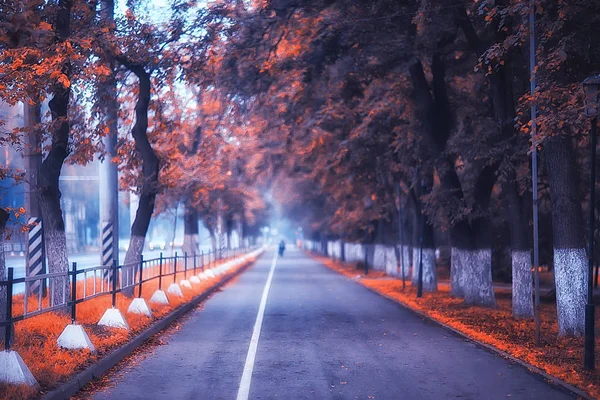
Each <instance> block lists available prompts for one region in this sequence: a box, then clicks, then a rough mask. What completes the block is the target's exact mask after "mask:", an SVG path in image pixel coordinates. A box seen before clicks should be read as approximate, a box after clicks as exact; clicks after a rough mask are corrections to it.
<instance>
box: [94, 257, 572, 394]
mask: <svg viewBox="0 0 600 400" xmlns="http://www.w3.org/2000/svg"><path fill="white" fill-rule="evenodd" d="M273 258H274V253H273V252H268V253H266V254H265V255H264V256H263V257H262V258H261V259H260V260H259V261H258V262H257V263H256V264H255V266H254V267H252V268H251V269H250V270H248V271H247V272H245V273H244V274H242V275H241V277H240V278H239V280H238V281H237V282H236V283H235V284H233V285H231V286H230V287H228V288H226V289H225V290H224V291H222V292H220V293H217V294H216V295H214V296H213V297H212V298H211V299H210V300H208V301H207V302H206V304H205V305H204V308H203V309H198V310H197V311H194V312H193V314H192V315H191V316H190V317H189V318H188V319H186V321H185V322H184V323H183V324H182V326H181V328H180V329H179V330H178V331H177V332H176V333H174V334H173V335H172V336H170V337H169V338H168V340H167V343H166V344H165V345H163V346H159V347H156V348H155V349H154V350H153V351H152V352H151V353H150V354H146V355H144V357H143V359H139V360H136V362H135V363H134V364H133V365H131V366H130V367H128V368H123V369H121V370H120V371H117V372H116V373H114V374H113V375H112V376H111V377H110V379H111V386H112V387H110V388H108V389H105V390H104V391H102V392H100V393H96V394H95V395H94V398H95V399H238V400H245V399H246V398H249V399H394V400H396V399H450V398H451V399H453V398H461V399H507V398H511V399H548V400H550V399H567V398H573V397H572V396H570V395H569V394H566V393H563V392H561V391H559V390H558V389H556V388H554V387H553V386H550V385H549V384H547V383H545V382H544V381H542V380H541V379H540V378H538V377H537V376H534V375H532V374H531V373H529V372H528V371H527V370H526V369H524V368H522V367H520V366H518V365H514V364H512V363H510V362H509V361H507V360H505V359H503V358H500V357H498V356H496V355H494V354H491V353H489V352H487V351H485V350H483V349H481V348H479V347H477V346H475V345H474V344H472V343H471V342H469V341H466V340H464V339H462V338H460V337H457V336H456V335H454V334H452V333H449V332H448V331H446V330H445V329H443V328H440V327H439V326H437V325H435V324H433V323H430V322H427V321H424V320H423V319H422V318H419V317H417V316H416V315H414V314H413V313H411V312H410V311H407V310H405V309H403V308H402V307H400V306H398V305H397V304H395V303H393V302H391V301H389V300H387V299H385V298H383V297H381V296H378V295H377V294H375V293H372V292H370V291H369V290H367V289H365V288H364V287H361V286H359V285H357V284H355V283H353V282H350V281H349V280H348V279H347V278H345V277H342V276H340V275H338V274H336V273H335V272H332V271H330V270H328V269H327V268H325V267H324V266H322V265H320V264H318V263H317V262H315V261H313V260H312V259H310V258H308V257H306V256H304V255H302V254H301V253H300V252H299V251H296V250H290V251H289V252H287V253H286V254H285V257H283V258H280V259H279V260H277V262H276V263H274V262H273ZM270 272H271V275H272V281H271V285H270V290H269V291H268V292H267V293H268V297H266V295H265V293H264V292H265V286H266V284H267V283H268V282H269V281H270V279H269V275H270ZM261 302H262V303H263V304H262V306H263V307H261ZM263 310H264V315H263V318H262V321H261V319H260V315H262V314H261V311H263ZM257 317H258V318H257ZM257 320H258V321H257ZM253 348H254V349H255V350H256V353H254V352H253V351H252V350H253ZM249 350H250V356H249ZM240 388H242V389H240ZM244 388H246V389H249V395H248V396H247V397H246V395H245V394H244Z"/></svg>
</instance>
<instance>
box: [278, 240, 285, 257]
mask: <svg viewBox="0 0 600 400" xmlns="http://www.w3.org/2000/svg"><path fill="white" fill-rule="evenodd" d="M284 251H285V242H284V241H283V240H282V241H281V242H279V257H283V252H284Z"/></svg>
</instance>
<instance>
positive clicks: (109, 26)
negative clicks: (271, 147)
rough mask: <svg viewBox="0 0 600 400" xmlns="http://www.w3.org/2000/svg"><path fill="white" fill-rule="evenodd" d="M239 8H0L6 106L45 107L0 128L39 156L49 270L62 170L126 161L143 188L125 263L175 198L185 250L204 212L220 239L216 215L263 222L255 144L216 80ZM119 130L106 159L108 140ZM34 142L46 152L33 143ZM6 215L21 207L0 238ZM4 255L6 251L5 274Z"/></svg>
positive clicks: (54, 268)
mask: <svg viewBox="0 0 600 400" xmlns="http://www.w3.org/2000/svg"><path fill="white" fill-rule="evenodd" d="M232 11H233V9H232V8H229V7H228V6H226V5H223V6H220V5H216V6H214V7H211V8H207V7H206V5H205V4H204V3H201V4H195V3H194V2H188V1H171V2H167V4H166V5H165V6H163V7H161V8H159V9H157V8H156V7H155V6H154V5H153V2H149V1H129V2H127V3H126V4H124V3H123V4H122V3H118V4H117V5H116V4H115V2H114V1H113V0H101V1H91V2H90V1H78V0H58V1H53V2H40V1H35V0H28V1H3V2H1V3H0V99H1V100H2V101H4V102H6V103H8V104H10V105H17V104H18V103H22V104H24V107H26V108H27V107H31V108H37V109H45V108H46V106H47V107H48V109H49V112H48V113H38V115H39V116H38V118H37V120H35V119H34V120H33V122H31V121H30V123H29V124H28V125H27V126H25V127H23V128H19V129H16V130H14V131H6V130H3V131H2V132H1V141H2V145H3V146H4V145H10V146H14V147H15V148H17V149H18V150H19V151H23V152H25V151H38V152H40V153H41V154H42V156H43V162H42V167H41V170H40V171H41V173H40V176H39V178H38V181H37V182H29V183H30V184H31V185H32V187H33V188H34V190H35V191H36V192H37V195H38V196H39V199H40V204H41V211H42V217H43V220H44V229H45V235H46V248H47V256H48V267H49V272H51V273H54V272H65V271H67V270H68V258H67V246H66V237H65V226H64V219H63V212H62V210H61V206H60V189H59V177H60V173H61V168H62V166H63V164H64V163H78V164H86V163H89V162H91V161H93V160H94V159H95V158H98V157H99V158H104V157H108V158H109V159H110V161H111V162H114V163H118V165H119V170H120V185H121V188H122V189H124V190H132V191H134V192H137V193H138V195H139V198H140V201H139V207H138V209H137V212H136V216H135V220H134V222H133V225H132V227H131V239H130V244H129V247H128V251H127V254H126V257H125V260H124V262H125V264H129V263H134V262H137V260H139V257H140V255H141V251H142V249H143V246H144V241H145V236H146V233H147V230H148V225H149V223H150V219H151V218H152V216H153V214H155V213H156V212H161V211H164V210H165V209H167V208H169V207H176V206H177V205H178V204H180V203H183V204H184V206H185V209H186V225H185V227H186V239H188V240H187V243H186V249H187V250H189V251H194V250H195V249H197V248H198V247H197V233H198V217H201V218H203V219H204V222H205V223H206V225H207V226H208V228H209V229H210V230H211V231H213V232H214V229H215V224H214V221H213V220H214V219H215V214H216V213H217V212H219V213H220V215H222V216H223V219H224V220H225V221H229V220H231V219H233V218H234V216H235V217H236V218H237V220H238V221H239V222H240V223H243V224H244V225H245V226H246V227H247V229H248V230H251V229H252V227H253V226H254V225H256V224H258V223H261V222H262V221H258V220H257V219H260V218H264V217H265V216H264V213H262V212H261V210H262V209H264V207H265V205H264V203H263V202H262V200H261V199H260V197H259V196H258V192H257V190H256V189H254V187H255V186H254V185H251V179H252V178H251V177H252V176H253V173H252V171H250V170H249V169H248V168H249V167H248V166H249V165H250V160H249V159H248V158H249V157H251V156H253V155H254V154H255V153H254V152H253V151H251V148H252V146H253V144H252V143H253V141H252V140H251V138H250V136H249V135H247V134H245V132H243V131H242V130H240V129H238V128H237V127H235V126H231V122H232V119H231V118H230V116H231V115H232V114H233V112H234V108H235V106H234V105H232V102H231V101H230V100H231V99H230V98H228V97H227V95H226V94H222V93H221V92H220V91H219V89H218V88H217V87H216V86H215V84H214V80H215V79H214V71H215V70H216V66H217V61H218V56H217V55H216V51H217V49H218V48H219V46H220V43H221V42H222V41H223V40H224V39H225V38H226V36H227V33H228V32H227V30H228V29H229V27H230V21H231V16H230V14H231V13H232ZM217 117H218V118H217ZM217 120H218V121H217ZM115 131H116V132H118V144H117V152H116V155H115V156H114V157H111V156H110V155H108V154H106V151H105V149H104V146H103V141H102V139H103V137H105V136H107V135H110V134H112V132H115ZM32 136H37V139H38V140H37V142H39V143H42V145H41V146H40V148H38V149H28V148H26V146H27V143H31V142H35V141H30V140H28V139H29V138H31V137H32ZM241 149H244V151H240V150H241ZM0 174H1V175H0V176H1V177H3V178H9V177H10V178H12V179H17V180H23V175H22V172H21V171H14V170H10V169H7V168H4V167H3V168H2V170H1V171H0ZM217 203H218V207H217V205H216V204H217ZM5 211H6V212H9V213H11V218H14V217H18V215H19V214H22V213H23V212H24V211H26V210H3V214H2V220H1V221H0V222H2V226H1V227H0V234H2V235H3V239H4V222H5V221H4V220H5V219H6V218H4V212H5ZM189 216H191V217H189ZM190 240H191V242H190ZM2 252H3V247H1V246H0V253H1V254H0V277H5V276H6V271H5V264H4V262H1V261H3V253H2ZM133 276H134V275H133V274H129V277H133ZM0 279H1V278H0ZM125 279H126V278H125ZM55 281H56V282H54V283H53V285H52V296H51V298H52V299H53V303H54V305H57V304H60V303H61V302H62V299H63V298H68V291H67V290H68V286H69V284H68V280H67V279H55ZM63 295H64V296H63ZM2 309H4V308H2Z"/></svg>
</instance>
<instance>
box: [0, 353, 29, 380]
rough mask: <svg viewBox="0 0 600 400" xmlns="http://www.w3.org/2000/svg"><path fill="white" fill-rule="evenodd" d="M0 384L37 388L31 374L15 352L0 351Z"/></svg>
mask: <svg viewBox="0 0 600 400" xmlns="http://www.w3.org/2000/svg"><path fill="white" fill-rule="evenodd" d="M0 382H6V383H12V384H15V385H28V386H33V387H37V386H38V383H37V381H36V380H35V378H34V377H33V374H32V373H31V371H30V370H29V368H27V365H25V363H24V362H23V359H22V358H21V356H20V355H19V353H17V352H16V351H12V350H9V351H0Z"/></svg>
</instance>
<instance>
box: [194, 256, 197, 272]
mask: <svg viewBox="0 0 600 400" xmlns="http://www.w3.org/2000/svg"><path fill="white" fill-rule="evenodd" d="M196 257H197V256H196V252H195V251H194V275H196Z"/></svg>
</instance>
